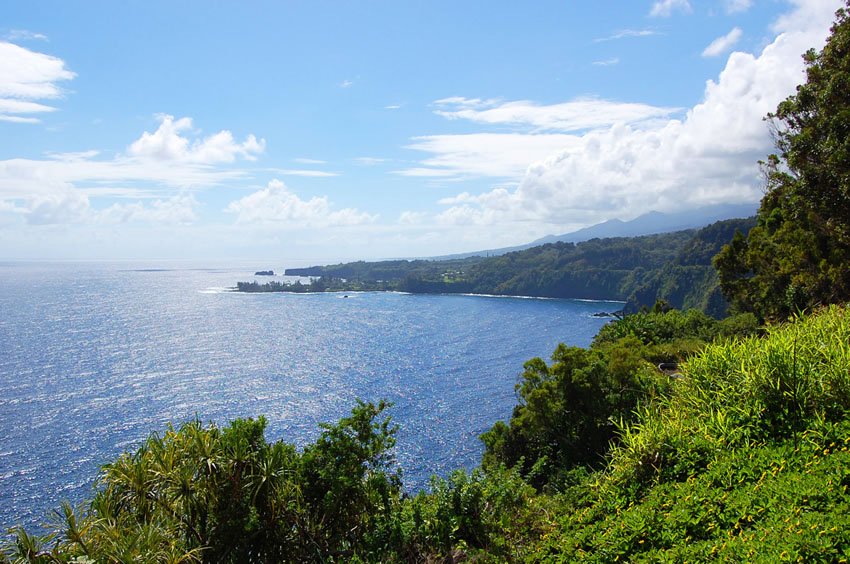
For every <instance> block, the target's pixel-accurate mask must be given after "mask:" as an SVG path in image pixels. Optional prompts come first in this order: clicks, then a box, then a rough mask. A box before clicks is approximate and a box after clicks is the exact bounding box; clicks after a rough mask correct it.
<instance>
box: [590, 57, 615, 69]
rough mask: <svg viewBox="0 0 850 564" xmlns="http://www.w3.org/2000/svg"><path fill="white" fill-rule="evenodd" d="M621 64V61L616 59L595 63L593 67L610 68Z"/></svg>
mask: <svg viewBox="0 0 850 564" xmlns="http://www.w3.org/2000/svg"><path fill="white" fill-rule="evenodd" d="M619 63H620V59H619V58H618V57H614V58H613V59H605V60H604V61H593V65H594V66H596V67H610V66H612V65H616V64H619Z"/></svg>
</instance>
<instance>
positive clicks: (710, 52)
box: [702, 27, 743, 57]
mask: <svg viewBox="0 0 850 564" xmlns="http://www.w3.org/2000/svg"><path fill="white" fill-rule="evenodd" d="M742 34H743V32H742V31H741V28H740V27H736V28H733V29H732V31H730V32H729V33H727V34H726V35H723V36H721V37H718V38H717V39H715V40H714V41H712V42H711V43H709V45H708V47H706V48H705V49H704V50H703V52H702V56H703V57H717V56H718V55H722V54H723V53H726V52H728V51H729V50H730V49H732V47H734V46H735V44H736V43H738V40H739V39H741V35H742Z"/></svg>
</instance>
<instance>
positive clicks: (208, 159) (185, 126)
mask: <svg viewBox="0 0 850 564" xmlns="http://www.w3.org/2000/svg"><path fill="white" fill-rule="evenodd" d="M157 119H159V121H160V124H159V127H158V128H157V130H156V131H154V132H153V133H149V132H147V131H145V132H144V133H143V134H142V136H141V137H140V138H139V139H137V140H136V141H135V142H133V144H132V145H130V148H129V149H128V151H127V152H128V154H129V155H130V156H133V157H148V158H151V159H155V160H162V161H180V162H187V163H199V164H216V163H231V162H233V161H234V160H236V157H240V156H241V157H242V158H244V159H247V160H256V155H258V154H260V153H262V152H263V151H264V150H265V148H266V140H265V139H260V140H259V141H258V140H257V138H256V137H254V135H249V136H248V137H246V138H245V141H243V142H242V143H237V142H236V141H234V139H233V134H232V133H231V132H230V131H227V130H222V131H219V132H218V133H214V134H212V135H210V136H208V137H205V138H204V139H197V140H195V141H194V142H192V141H190V140H189V139H188V138H187V137H184V136H182V135H180V133H181V132H183V131H187V130H188V131H191V129H192V119H191V118H188V117H184V118H180V119H178V120H176V121H175V120H174V116H170V115H166V114H160V115H158V116H157Z"/></svg>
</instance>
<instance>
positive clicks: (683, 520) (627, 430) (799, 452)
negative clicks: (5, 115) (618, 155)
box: [0, 11, 850, 563]
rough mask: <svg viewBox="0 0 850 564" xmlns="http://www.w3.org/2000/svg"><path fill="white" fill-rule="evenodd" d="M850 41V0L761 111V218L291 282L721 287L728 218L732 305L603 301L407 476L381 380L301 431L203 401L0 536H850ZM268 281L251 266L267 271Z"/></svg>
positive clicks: (574, 549) (743, 552)
mask: <svg viewBox="0 0 850 564" xmlns="http://www.w3.org/2000/svg"><path fill="white" fill-rule="evenodd" d="M848 53H850V18H848V15H847V14H846V13H845V12H844V11H841V12H839V14H838V20H837V23H836V25H835V27H834V28H833V34H832V37H831V38H830V39H829V42H828V43H827V46H826V47H825V48H824V50H823V51H822V52H821V53H814V52H811V53H808V54H807V55H806V60H807V63H808V82H807V84H806V85H803V86H801V87H800V88H799V90H798V92H797V94H796V95H795V96H792V97H791V98H789V99H788V100H786V101H785V102H783V103H782V104H781V105H780V107H779V109H778V110H777V113H776V114H775V115H773V116H771V117H772V118H774V119H775V120H778V121H779V122H780V123H781V124H782V127H781V128H779V129H778V131H777V138H778V144H779V150H780V155H779V156H771V157H770V158H769V160H768V162H767V165H766V166H767V172H768V191H767V194H766V196H765V198H764V200H763V201H762V206H761V209H760V210H759V214H758V218H757V225H756V227H754V228H753V229H752V230H750V231H749V234H746V235H745V233H744V232H745V231H746V230H747V228H748V227H749V225H748V224H747V223H745V222H737V223H736V222H721V224H716V225H715V226H710V227H708V228H706V229H704V230H701V231H700V232H699V233H697V234H696V235H695V234H693V233H689V232H682V233H678V234H670V235H664V236H653V237H648V238H636V239H611V240H605V241H599V240H596V241H589V242H587V243H583V244H580V245H570V244H562V243H561V244H554V245H544V246H541V247H537V248H533V249H529V250H527V251H523V252H519V253H509V254H507V255H504V256H501V257H495V258H492V259H486V260H485V259H481V258H480V257H479V258H476V259H464V260H461V261H444V262H440V263H437V262H428V261H415V262H412V263H407V262H405V261H395V262H392V263H374V264H371V265H370V264H369V263H353V264H351V265H338V266H337V267H323V268H322V269H319V270H318V271H315V272H312V271H311V272H303V273H302V274H305V275H310V276H315V275H323V276H329V277H338V278H339V277H341V278H346V279H347V281H346V282H335V281H333V280H332V279H330V278H325V279H324V280H321V279H320V280H317V281H315V282H313V283H312V284H311V285H309V286H304V288H309V289H305V290H303V291H323V290H325V289H327V288H329V287H333V285H334V284H342V285H345V284H349V283H357V282H362V281H363V280H367V279H370V276H375V273H376V272H380V273H381V277H380V278H373V279H372V280H373V282H374V283H375V284H378V283H380V284H387V285H391V284H393V282H392V281H393V280H400V281H401V282H397V283H398V284H399V285H400V286H398V287H399V289H407V290H409V291H423V292H425V291H441V292H444V291H464V292H470V291H474V292H482V293H484V292H486V293H496V294H499V293H502V294H511V293H514V294H524V295H554V296H562V295H563V296H569V297H583V296H584V297H590V296H589V295H588V294H590V293H592V292H600V293H601V294H603V295H593V297H608V296H607V295H605V293H606V292H611V293H612V294H617V293H619V294H617V295H624V292H626V289H628V288H632V290H631V291H633V292H634V296H635V299H634V302H630V303H632V305H633V307H634V308H635V309H637V308H639V306H645V305H647V304H646V303H644V300H645V299H647V298H648V297H650V296H653V297H658V296H659V295H661V296H666V297H669V299H670V301H675V302H676V303H678V301H679V300H681V301H682V302H688V303H693V304H694V305H698V306H700V307H702V308H704V309H709V310H711V309H712V307H713V306H710V305H706V304H711V303H716V302H717V300H716V298H715V297H710V296H716V288H715V284H716V282H712V279H711V277H710V276H709V274H707V273H706V272H705V271H702V270H699V269H695V268H694V267H703V266H705V262H706V261H707V260H708V257H709V256H711V255H712V254H713V252H714V250H715V249H716V248H717V246H718V245H720V244H721V243H722V242H723V241H729V238H730V237H731V242H730V243H729V244H728V245H727V246H725V247H724V248H723V250H722V252H721V253H720V254H719V255H718V256H717V258H716V259H715V265H716V266H717V268H718V270H719V273H720V278H719V280H720V284H721V286H722V289H723V292H724V293H725V294H726V296H728V297H729V298H730V299H731V301H732V304H733V307H734V310H736V311H738V312H740V313H739V314H738V315H735V316H732V317H728V318H726V319H724V320H722V321H717V320H716V319H713V318H711V317H709V316H708V315H706V314H704V313H702V312H700V311H696V310H688V311H684V312H682V311H677V310H672V309H670V307H669V305H668V304H666V303H665V302H661V301H659V302H656V303H655V306H654V307H653V308H652V310H649V309H644V310H640V311H638V313H635V314H634V315H629V316H626V317H623V318H620V319H617V320H615V321H613V322H612V323H610V324H608V325H606V326H605V327H604V328H603V329H602V330H601V331H600V332H599V334H598V335H597V337H596V339H595V340H594V342H593V344H592V346H591V347H590V348H589V349H579V348H575V347H567V346H564V345H560V346H559V347H558V348H557V349H556V351H555V353H554V354H553V356H552V362H551V363H550V364H547V363H546V362H544V361H543V360H541V359H539V358H537V359H532V360H530V361H528V362H527V363H526V364H525V371H524V372H523V374H522V375H521V377H520V379H519V382H518V384H517V386H516V391H517V395H518V399H519V403H518V405H517V406H516V407H515V409H514V411H513V414H512V416H511V418H510V420H509V421H507V422H497V423H496V424H495V425H494V426H493V427H492V428H491V429H490V430H489V431H487V432H486V433H485V434H484V435H483V436H482V440H483V442H484V445H485V453H484V456H483V459H482V464H481V467H480V468H478V469H476V470H474V471H473V472H471V473H467V472H464V471H458V472H455V473H453V474H451V475H450V476H449V477H448V478H445V479H440V478H434V479H433V480H432V484H431V487H430V489H429V490H428V491H424V492H420V493H418V494H416V495H414V496H412V497H408V496H407V495H405V494H404V493H403V490H402V485H401V476H400V470H399V469H398V468H397V467H396V465H395V463H394V461H393V458H392V447H393V445H394V438H393V437H394V432H395V431H394V428H393V427H392V426H391V425H390V422H389V420H388V419H387V418H386V417H385V416H384V410H385V408H386V407H387V406H386V405H385V404H384V403H379V404H378V405H374V404H370V403H360V404H358V405H357V406H356V407H355V408H354V410H353V411H352V414H351V416H350V417H346V418H344V419H342V420H341V421H340V422H339V423H338V424H336V425H326V426H324V427H323V428H322V432H321V435H320V436H319V438H318V439H317V440H316V442H315V443H313V444H310V445H308V446H306V447H305V448H304V449H302V450H301V451H299V450H297V449H296V448H295V447H294V446H293V445H290V444H287V443H284V442H277V443H273V444H270V443H268V442H266V440H265V438H264V436H263V431H264V428H265V421H264V420H263V419H260V420H258V421H253V420H237V421H234V422H233V423H231V424H230V425H229V426H228V427H225V428H224V429H219V428H217V427H215V426H214V425H210V426H207V427H204V426H203V425H202V424H201V423H200V422H198V421H194V422H190V423H187V424H185V425H183V426H182V427H181V428H180V429H177V430H175V429H169V430H168V431H167V432H166V433H165V434H164V435H163V436H161V437H160V436H158V435H153V436H151V437H150V438H149V439H148V440H147V442H146V443H145V444H144V445H143V446H142V447H141V448H140V449H139V450H138V451H136V452H135V453H128V454H125V455H123V456H121V457H120V458H119V459H118V460H117V461H115V462H113V463H111V464H108V465H106V466H105V467H104V468H103V471H102V473H101V475H100V478H99V480H98V485H97V489H96V491H95V493H94V495H93V497H92V499H91V500H90V501H89V502H88V503H87V504H85V505H84V506H82V507H80V508H78V509H75V508H72V507H70V506H69V505H67V504H66V505H64V506H63V507H62V508H61V510H60V511H58V512H57V522H56V523H55V524H54V525H53V527H52V532H51V533H49V534H48V535H46V536H44V537H37V536H33V535H31V534H29V533H28V532H26V531H24V530H22V529H20V528H18V529H14V530H13V531H12V533H13V538H12V540H11V541H10V542H9V544H8V545H7V546H6V547H5V548H4V553H3V556H2V557H0V558H2V560H3V561H8V562H39V563H42V562H43V563H47V562H129V561H144V562H304V561H317V562H339V561H352V562H358V561H359V562H364V561H367V562H381V561H383V562H399V561H404V562H457V561H464V560H466V561H474V562H505V561H514V562H547V561H548V562H578V561H589V562H615V561H629V562H688V561H693V562H706V561H714V560H723V561H733V562H751V561H761V562H783V561H786V562H847V561H848V560H850V496H848V488H850V371H848V366H850V310H848V309H847V306H846V305H834V303H835V302H847V300H848V299H850V269H848V267H847V265H848V264H850V260H848V259H850V224H848V221H850V219H848V218H850V191H848V182H850V180H848V179H850V175H848V173H847V171H848V170H850V166H848V165H850V141H848V133H850V128H848V127H847V123H850V102H848V98H847V92H848V89H847V87H846V85H847V83H848V81H850V72H848V71H850V68H848V65H850V56H848ZM733 232H734V233H735V234H734V235H732V233H733ZM310 270H312V269H310ZM368 273H371V275H370V274H368ZM379 281H380V282H379ZM314 284H316V286H315V287H313V285H314ZM263 286H264V285H254V286H251V285H248V286H246V287H245V288H248V289H243V291H277V290H263ZM688 286H691V287H695V288H690V289H689V288H687V287H688ZM388 287H391V286H388ZM272 288H275V287H272ZM319 288H321V290H320V289H319ZM290 291H291V290H290ZM579 291H584V292H587V293H588V294H581V293H576V292H579ZM705 296H709V297H708V298H706V297H705ZM703 300H708V301H707V302H705V301H703ZM827 303H829V304H833V305H831V306H829V307H822V306H821V307H816V306H818V304H827ZM803 308H805V309H808V310H812V311H813V312H810V313H809V314H802V313H795V312H797V311H798V310H800V309H803ZM789 318H790V321H789V322H784V323H774V324H772V325H768V326H766V327H761V326H760V325H759V321H760V320H762V319H768V320H787V319H789ZM662 369H663V370H662Z"/></svg>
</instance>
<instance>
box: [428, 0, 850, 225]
mask: <svg viewBox="0 0 850 564" xmlns="http://www.w3.org/2000/svg"><path fill="white" fill-rule="evenodd" d="M839 5H840V2H839V1H837V0H832V1H831V2H825V1H819V2H818V3H817V6H816V7H813V5H812V3H811V2H803V1H802V0H800V1H798V2H797V4H796V5H795V9H794V10H793V12H792V13H791V14H788V15H786V16H784V17H783V18H781V19H780V20H779V21H778V22H777V24H776V29H777V31H779V32H781V33H780V34H779V35H778V36H777V37H776V38H775V40H774V41H773V42H772V43H771V44H769V45H768V46H767V47H765V48H764V50H763V51H762V52H761V53H760V54H758V55H751V54H748V53H742V52H735V53H732V54H731V55H730V56H729V58H728V60H727V63H726V67H725V68H724V70H723V71H722V72H721V74H720V76H719V78H718V79H717V80H716V81H708V83H707V84H706V88H705V93H704V99H703V101H702V102H701V103H699V104H697V105H696V106H694V107H693V108H692V109H690V110H689V111H688V112H687V115H686V116H685V117H684V119H669V120H666V121H665V122H663V123H657V124H655V125H654V126H653V127H650V128H638V127H634V126H632V125H629V124H617V125H613V126H611V127H609V128H607V129H598V130H593V131H590V132H588V133H585V134H584V135H581V136H575V137H574V138H573V140H572V141H571V142H570V143H569V146H567V147H565V148H564V149H563V150H561V151H559V152H557V153H555V154H553V155H551V156H549V157H548V158H546V159H543V160H541V161H539V162H537V163H535V164H533V165H531V166H530V167H529V168H528V172H527V174H526V175H525V177H524V178H523V179H522V181H521V182H520V184H519V186H518V187H516V188H515V189H509V188H505V187H500V188H496V189H494V190H491V191H489V192H486V193H484V194H478V195H470V194H460V195H458V196H456V197H455V198H453V199H446V200H444V201H443V203H444V205H447V206H450V207H449V208H448V209H446V210H445V211H444V212H443V213H442V214H441V216H440V220H441V221H444V222H446V223H451V224H478V225H493V224H500V225H502V229H503V228H504V225H505V224H506V223H510V222H533V223H535V224H536V225H538V226H542V227H541V229H545V230H546V231H554V230H556V229H557V228H558V226H561V225H572V226H574V225H575V224H585V225H587V224H590V223H594V222H597V221H600V220H602V219H606V218H610V217H621V218H629V217H635V216H637V215H639V214H641V213H645V212H647V211H650V210H653V209H655V210H659V211H675V210H680V209H689V208H696V207H701V206H704V205H711V204H718V203H755V202H757V201H758V200H759V198H760V196H761V194H762V192H761V188H762V183H763V180H762V178H761V176H760V174H759V171H758V167H757V161H758V159H760V158H763V157H764V156H765V155H766V154H768V153H769V152H770V151H771V150H772V140H771V137H770V134H769V131H768V127H767V125H766V124H765V123H764V121H763V117H764V116H765V115H766V114H767V113H768V112H769V111H772V110H774V109H775V108H776V105H777V104H778V103H779V102H780V101H781V100H782V99H784V98H785V97H786V96H788V95H789V94H792V93H793V92H794V90H795V87H796V85H797V84H799V83H800V82H802V81H803V80H804V79H805V75H804V73H803V63H802V59H801V54H802V53H803V52H805V51H806V50H807V49H808V48H810V47H820V46H822V45H823V41H824V39H825V37H826V35H827V33H828V30H829V26H830V23H831V14H832V13H833V12H834V9H835V8H838V7H839ZM546 226H550V227H546Z"/></svg>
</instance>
